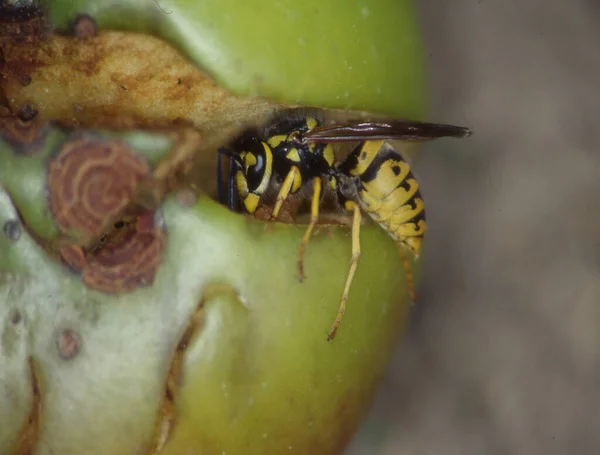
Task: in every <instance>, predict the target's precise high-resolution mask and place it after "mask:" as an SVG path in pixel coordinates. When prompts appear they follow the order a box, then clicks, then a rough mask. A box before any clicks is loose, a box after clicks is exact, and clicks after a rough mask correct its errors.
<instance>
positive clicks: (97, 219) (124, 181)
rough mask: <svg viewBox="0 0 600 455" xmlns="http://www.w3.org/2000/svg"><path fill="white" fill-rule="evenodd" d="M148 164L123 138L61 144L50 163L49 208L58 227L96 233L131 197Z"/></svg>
mask: <svg viewBox="0 0 600 455" xmlns="http://www.w3.org/2000/svg"><path fill="white" fill-rule="evenodd" d="M149 173H150V166H149V165H148V163H147V162H146V161H144V160H143V159H141V158H140V157H138V156H137V155H136V154H135V153H134V152H133V150H131V149H130V148H129V146H127V145H126V144H124V143H119V142H117V141H110V142H109V141H102V140H98V139H88V138H81V139H77V140H74V141H71V142H67V143H65V144H64V145H63V147H62V149H61V150H60V152H59V153H58V155H57V156H56V158H55V159H54V160H52V162H51V163H50V165H49V168H48V190H49V194H50V210H51V211H52V214H53V215H54V218H55V220H56V223H57V224H58V226H59V228H60V229H61V230H63V231H65V232H67V231H69V230H71V229H76V230H78V231H82V232H86V233H90V234H98V233H99V232H100V229H101V227H102V225H103V222H104V220H105V219H106V218H109V217H111V216H113V215H114V214H116V213H119V212H121V211H122V210H123V208H124V207H125V206H126V205H127V204H128V203H129V202H130V201H131V199H132V197H133V194H134V192H135V189H136V186H137V185H138V183H139V182H140V181H141V180H142V179H143V178H144V177H145V176H146V175H148V174H149Z"/></svg>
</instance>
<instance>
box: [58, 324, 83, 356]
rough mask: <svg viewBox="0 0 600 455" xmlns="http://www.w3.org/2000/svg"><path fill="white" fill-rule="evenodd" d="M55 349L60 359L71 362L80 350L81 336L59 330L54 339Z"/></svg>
mask: <svg viewBox="0 0 600 455" xmlns="http://www.w3.org/2000/svg"><path fill="white" fill-rule="evenodd" d="M56 348H57V349H58V355H59V356H60V358H61V359H63V360H71V359H73V358H74V357H75V356H76V355H77V354H78V353H79V350H80V349H81V336H80V335H79V334H78V333H77V332H75V331H74V330H71V329H65V330H61V331H60V333H59V334H58V336H57V338H56Z"/></svg>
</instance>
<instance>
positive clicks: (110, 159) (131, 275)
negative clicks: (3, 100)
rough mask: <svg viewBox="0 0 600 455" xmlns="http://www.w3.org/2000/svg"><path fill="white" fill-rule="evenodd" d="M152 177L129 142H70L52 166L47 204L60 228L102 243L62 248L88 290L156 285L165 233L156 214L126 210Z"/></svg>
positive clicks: (146, 164)
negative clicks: (143, 185)
mask: <svg viewBox="0 0 600 455" xmlns="http://www.w3.org/2000/svg"><path fill="white" fill-rule="evenodd" d="M176 158H177V157H176ZM174 161H175V166H176V165H178V164H180V163H179V161H178V160H177V159H175V160H174ZM169 169H171V168H169ZM150 173H151V169H150V166H149V165H148V163H147V162H146V161H144V160H143V159H141V158H140V157H139V156H137V155H136V154H135V153H134V152H133V150H131V149H130V148H129V146H127V145H126V144H125V143H122V142H119V141H115V140H111V141H106V140H101V139H97V138H86V137H81V138H77V139H74V140H71V141H68V142H67V143H65V144H64V145H63V147H62V149H61V150H60V151H59V153H58V155H57V156H56V157H55V158H54V159H53V160H52V162H51V163H50V165H49V169H48V190H49V205H50V210H51V212H52V214H53V215H54V218H55V221H56V224H57V225H58V227H59V229H60V230H61V232H63V233H65V234H66V233H69V232H72V231H73V230H75V231H77V232H81V233H83V234H87V235H88V236H89V238H91V239H95V238H98V239H99V242H92V243H91V247H87V245H82V244H74V243H65V244H62V245H61V246H60V249H59V254H60V256H61V258H62V260H63V261H64V262H65V263H66V264H68V265H69V266H70V267H71V268H72V269H74V270H76V271H77V272H79V273H81V275H82V280H83V282H84V283H85V284H86V285H87V286H89V287H91V288H93V289H96V290H100V291H104V292H127V291H131V290H133V289H136V288H137V287H139V286H145V285H149V284H151V283H152V282H153V280H154V276H155V274H156V271H157V270H158V267H159V266H160V263H161V260H162V252H163V248H164V243H165V240H166V234H165V233H164V232H163V231H162V230H161V229H160V228H159V227H158V226H156V223H155V212H154V211H152V210H150V211H145V212H142V213H132V212H129V211H128V210H127V209H128V207H129V206H130V205H131V204H132V203H133V201H134V197H135V195H136V191H137V190H138V185H139V184H140V183H141V182H142V181H143V180H144V179H145V178H149V177H151V174H150ZM164 173H165V176H164V177H165V178H166V176H167V175H168V172H167V171H164ZM161 176H162V174H161ZM115 219H120V221H117V222H114V221H113V220H115ZM107 220H108V221H109V222H114V226H113V228H112V229H109V230H107V229H106V224H107Z"/></svg>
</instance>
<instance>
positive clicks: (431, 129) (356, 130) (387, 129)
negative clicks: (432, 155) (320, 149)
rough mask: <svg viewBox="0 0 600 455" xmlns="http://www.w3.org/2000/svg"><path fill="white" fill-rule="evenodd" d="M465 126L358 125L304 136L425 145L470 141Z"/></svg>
mask: <svg viewBox="0 0 600 455" xmlns="http://www.w3.org/2000/svg"><path fill="white" fill-rule="evenodd" d="M470 135H471V130H470V129H469V128H465V127H462V126H455V125H445V124H442V123H428V122H418V121H410V120H393V121H385V122H358V123H344V124H333V125H324V126H318V127H316V128H314V129H312V130H310V131H309V132H307V133H305V134H304V135H303V139H305V140H306V141H309V142H352V141H366V140H404V141H425V140H431V139H437V138H442V137H459V138H460V137H468V136H470Z"/></svg>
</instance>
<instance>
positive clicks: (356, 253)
mask: <svg viewBox="0 0 600 455" xmlns="http://www.w3.org/2000/svg"><path fill="white" fill-rule="evenodd" d="M346 206H347V207H348V206H349V208H351V209H352V210H354V218H353V220H352V260H351V262H350V271H349V272H348V277H347V278H346V286H345V287H344V294H343V295H342V301H341V303H340V308H339V310H338V315H337V318H336V319H335V322H334V323H333V325H332V326H331V330H330V331H329V335H328V336H327V341H331V340H333V338H334V337H335V334H336V332H337V330H338V328H339V326H340V323H341V322H342V317H343V316H344V313H345V312H346V302H347V301H348V293H349V292H350V285H351V284H352V280H353V279H354V273H355V272H356V266H357V265H358V258H359V257H360V222H361V214H360V208H359V206H358V205H357V204H355V203H353V202H352V203H347V205H346Z"/></svg>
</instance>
